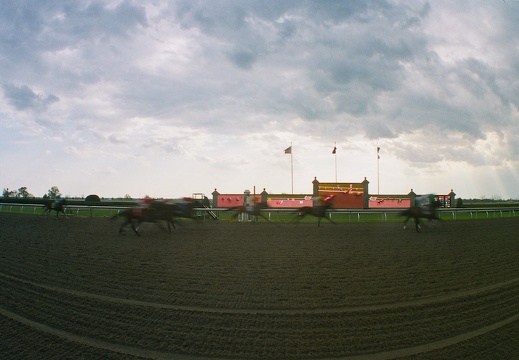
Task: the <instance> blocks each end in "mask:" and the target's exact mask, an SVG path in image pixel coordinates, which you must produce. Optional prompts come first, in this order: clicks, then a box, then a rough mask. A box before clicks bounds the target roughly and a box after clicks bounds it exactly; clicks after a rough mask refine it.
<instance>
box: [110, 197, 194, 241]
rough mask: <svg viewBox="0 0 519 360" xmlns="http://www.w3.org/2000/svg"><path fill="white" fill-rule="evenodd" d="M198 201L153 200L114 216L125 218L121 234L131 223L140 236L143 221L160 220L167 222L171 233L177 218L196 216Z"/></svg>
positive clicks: (152, 221) (153, 221)
mask: <svg viewBox="0 0 519 360" xmlns="http://www.w3.org/2000/svg"><path fill="white" fill-rule="evenodd" d="M196 204H197V203H196V202H195V201H191V200H190V199H182V200H181V201H176V202H173V201H160V200H151V201H149V202H147V203H145V204H142V205H139V206H133V207H131V208H128V209H125V210H123V211H121V212H119V213H118V214H117V215H115V216H113V217H112V219H115V218H117V217H119V216H122V217H124V218H125V221H124V222H123V223H122V224H121V227H120V228H119V234H122V233H123V232H124V228H125V227H126V226H127V225H130V226H131V228H132V230H133V231H134V232H135V233H136V234H137V235H139V236H140V233H139V226H140V224H141V223H143V222H151V223H157V222H159V221H164V222H166V224H167V226H168V231H169V232H170V233H171V227H173V228H176V227H175V220H174V219H175V218H177V217H183V218H194V212H193V208H194V207H195V205H196Z"/></svg>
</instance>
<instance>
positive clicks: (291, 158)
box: [290, 143, 294, 195]
mask: <svg viewBox="0 0 519 360" xmlns="http://www.w3.org/2000/svg"><path fill="white" fill-rule="evenodd" d="M290 170H291V173H292V195H294V158H293V155H292V143H290Z"/></svg>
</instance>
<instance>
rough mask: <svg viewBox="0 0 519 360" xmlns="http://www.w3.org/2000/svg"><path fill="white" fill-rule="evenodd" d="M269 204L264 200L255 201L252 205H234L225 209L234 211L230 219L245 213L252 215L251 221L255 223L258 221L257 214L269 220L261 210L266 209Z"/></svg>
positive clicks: (232, 219)
mask: <svg viewBox="0 0 519 360" xmlns="http://www.w3.org/2000/svg"><path fill="white" fill-rule="evenodd" d="M268 207H269V206H268V204H267V203H266V202H257V203H255V204H253V205H242V206H235V207H231V208H229V209H227V211H234V213H233V214H232V216H231V221H234V220H236V219H237V218H238V216H239V215H242V214H247V215H250V216H252V219H253V222H254V223H256V222H257V221H258V216H259V217H262V218H263V219H265V220H267V221H268V222H270V220H269V219H268V218H267V217H266V216H265V214H263V210H265V209H267V208H268Z"/></svg>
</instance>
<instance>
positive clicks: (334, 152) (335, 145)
mask: <svg viewBox="0 0 519 360" xmlns="http://www.w3.org/2000/svg"><path fill="white" fill-rule="evenodd" d="M333 155H335V183H336V184H337V142H335V143H334V146H333Z"/></svg>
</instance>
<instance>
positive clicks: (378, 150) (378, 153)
mask: <svg viewBox="0 0 519 360" xmlns="http://www.w3.org/2000/svg"><path fill="white" fill-rule="evenodd" d="M377 158H378V159H380V146H377Z"/></svg>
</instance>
